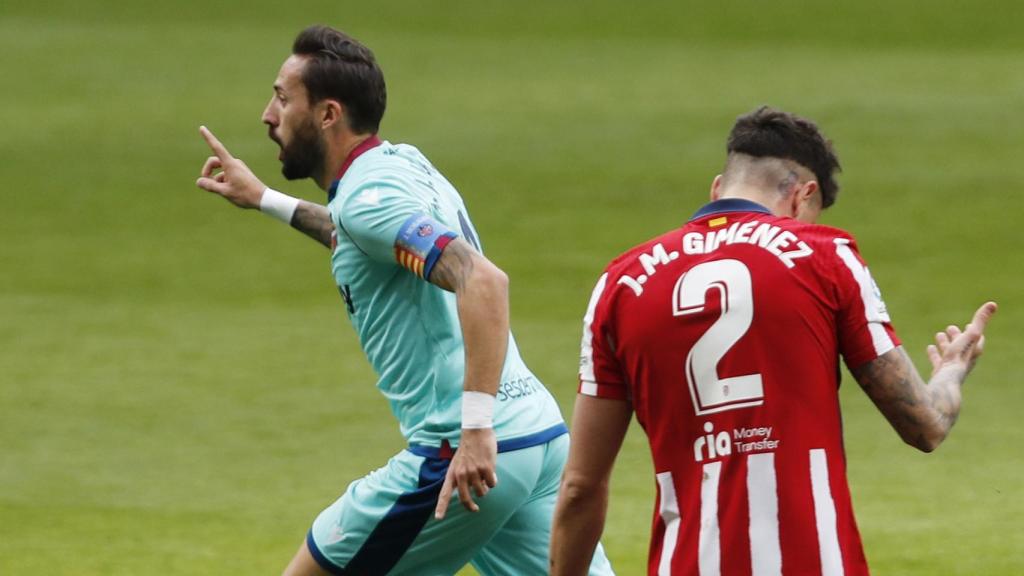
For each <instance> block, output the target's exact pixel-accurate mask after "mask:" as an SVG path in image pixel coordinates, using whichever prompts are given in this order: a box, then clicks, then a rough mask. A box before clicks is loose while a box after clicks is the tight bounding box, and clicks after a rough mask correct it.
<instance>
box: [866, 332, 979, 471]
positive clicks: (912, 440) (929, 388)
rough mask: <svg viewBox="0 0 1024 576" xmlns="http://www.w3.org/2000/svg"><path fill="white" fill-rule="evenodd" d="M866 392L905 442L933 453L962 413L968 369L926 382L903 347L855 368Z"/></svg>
mask: <svg viewBox="0 0 1024 576" xmlns="http://www.w3.org/2000/svg"><path fill="white" fill-rule="evenodd" d="M854 375H855V376H856V377H857V381H858V382H859V383H860V385H861V387H862V388H864V391H865V392H867V394H868V396H869V397H870V398H871V400H872V401H873V402H874V403H875V405H876V406H877V407H878V409H879V410H880V411H881V412H882V414H883V415H884V416H885V418H886V419H887V420H888V421H889V423H890V424H891V425H892V427H893V428H894V429H895V430H896V432H897V433H898V434H899V435H900V438H902V439H903V441H904V442H906V443H907V444H910V445H911V446H914V447H916V448H918V449H920V450H922V451H925V452H931V451H932V450H934V449H935V448H937V447H938V446H939V444H941V443H942V441H943V440H944V439H945V438H946V436H947V435H948V434H949V431H950V430H951V429H952V428H953V424H955V423H956V419H957V416H958V415H959V414H960V387H961V385H962V384H963V379H964V375H965V374H964V371H962V370H957V369H956V368H955V367H949V368H945V369H943V370H940V371H938V372H936V374H935V375H934V376H933V377H932V379H931V381H930V382H928V383H925V382H924V380H923V379H922V378H921V375H920V374H918V372H917V369H916V368H915V367H914V364H913V362H912V361H911V360H910V357H909V356H908V355H907V353H906V351H905V350H904V349H903V347H902V346H900V347H897V348H896V349H894V350H891V351H889V352H887V353H885V354H883V355H882V356H879V357H878V358H876V359H875V360H873V361H871V362H868V363H867V364H865V365H863V366H861V367H859V368H858V369H856V370H854Z"/></svg>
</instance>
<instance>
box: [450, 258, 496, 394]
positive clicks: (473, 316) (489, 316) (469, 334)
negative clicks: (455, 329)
mask: <svg viewBox="0 0 1024 576" xmlns="http://www.w3.org/2000/svg"><path fill="white" fill-rule="evenodd" d="M476 276H477V277H476V278H473V279H472V280H471V281H469V282H467V283H466V285H465V288H464V289H463V290H461V291H459V292H456V295H457V297H458V307H459V323H460V324H461V325H462V339H463V342H465V347H466V377H465V378H466V379H465V389H466V390H473V391H477V392H486V393H488V394H497V393H498V382H499V380H500V379H501V370H502V367H503V366H504V364H505V354H506V352H507V351H508V331H509V326H508V280H507V278H506V277H505V275H504V274H503V273H501V272H500V271H498V273H497V274H494V273H493V272H491V273H485V272H483V271H481V272H479V273H478V274H477V275H476Z"/></svg>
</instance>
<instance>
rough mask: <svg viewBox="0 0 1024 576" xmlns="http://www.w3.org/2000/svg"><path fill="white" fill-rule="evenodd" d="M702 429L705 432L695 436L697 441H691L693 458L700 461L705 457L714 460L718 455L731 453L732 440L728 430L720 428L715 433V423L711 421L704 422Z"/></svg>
mask: <svg viewBox="0 0 1024 576" xmlns="http://www.w3.org/2000/svg"><path fill="white" fill-rule="evenodd" d="M704 431H705V432H707V434H705V435H704V436H701V437H700V438H697V441H696V442H694V443H693V459H694V460H696V461H697V462H702V461H704V459H705V457H706V458H707V459H708V460H714V459H715V458H718V457H719V456H728V455H730V454H732V440H731V439H730V438H729V433H728V432H726V431H725V430H722V431H721V432H719V433H718V434H715V425H714V424H712V423H711V422H705V423H704Z"/></svg>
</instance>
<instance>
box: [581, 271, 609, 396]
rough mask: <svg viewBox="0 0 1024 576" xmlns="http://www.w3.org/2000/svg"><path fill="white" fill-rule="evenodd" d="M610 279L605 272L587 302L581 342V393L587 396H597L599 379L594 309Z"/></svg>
mask: <svg viewBox="0 0 1024 576" xmlns="http://www.w3.org/2000/svg"><path fill="white" fill-rule="evenodd" d="M607 281H608V273H607V272H605V273H604V274H602V275H601V277H600V278H599V279H598V280H597V285H596V286H594V291H593V292H591V294H590V303H589V304H587V313H586V315H584V316H583V341H582V342H580V393H581V394H586V395H587V396H597V382H596V381H597V379H596V378H594V332H593V330H591V325H592V324H593V323H594V309H596V308H597V302H598V301H599V300H600V299H601V294H602V293H604V285H605V282H607Z"/></svg>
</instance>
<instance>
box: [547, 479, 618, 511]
mask: <svg viewBox="0 0 1024 576" xmlns="http://www.w3.org/2000/svg"><path fill="white" fill-rule="evenodd" d="M607 493H608V481H607V480H600V479H596V478H593V477H587V476H583V475H579V474H566V475H565V476H564V477H563V478H562V485H561V487H560V488H559V493H558V498H559V500H561V501H562V502H564V503H565V505H567V506H572V507H577V506H581V505H583V504H585V503H587V502H591V501H595V500H601V499H602V496H603V495H605V494H607Z"/></svg>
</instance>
